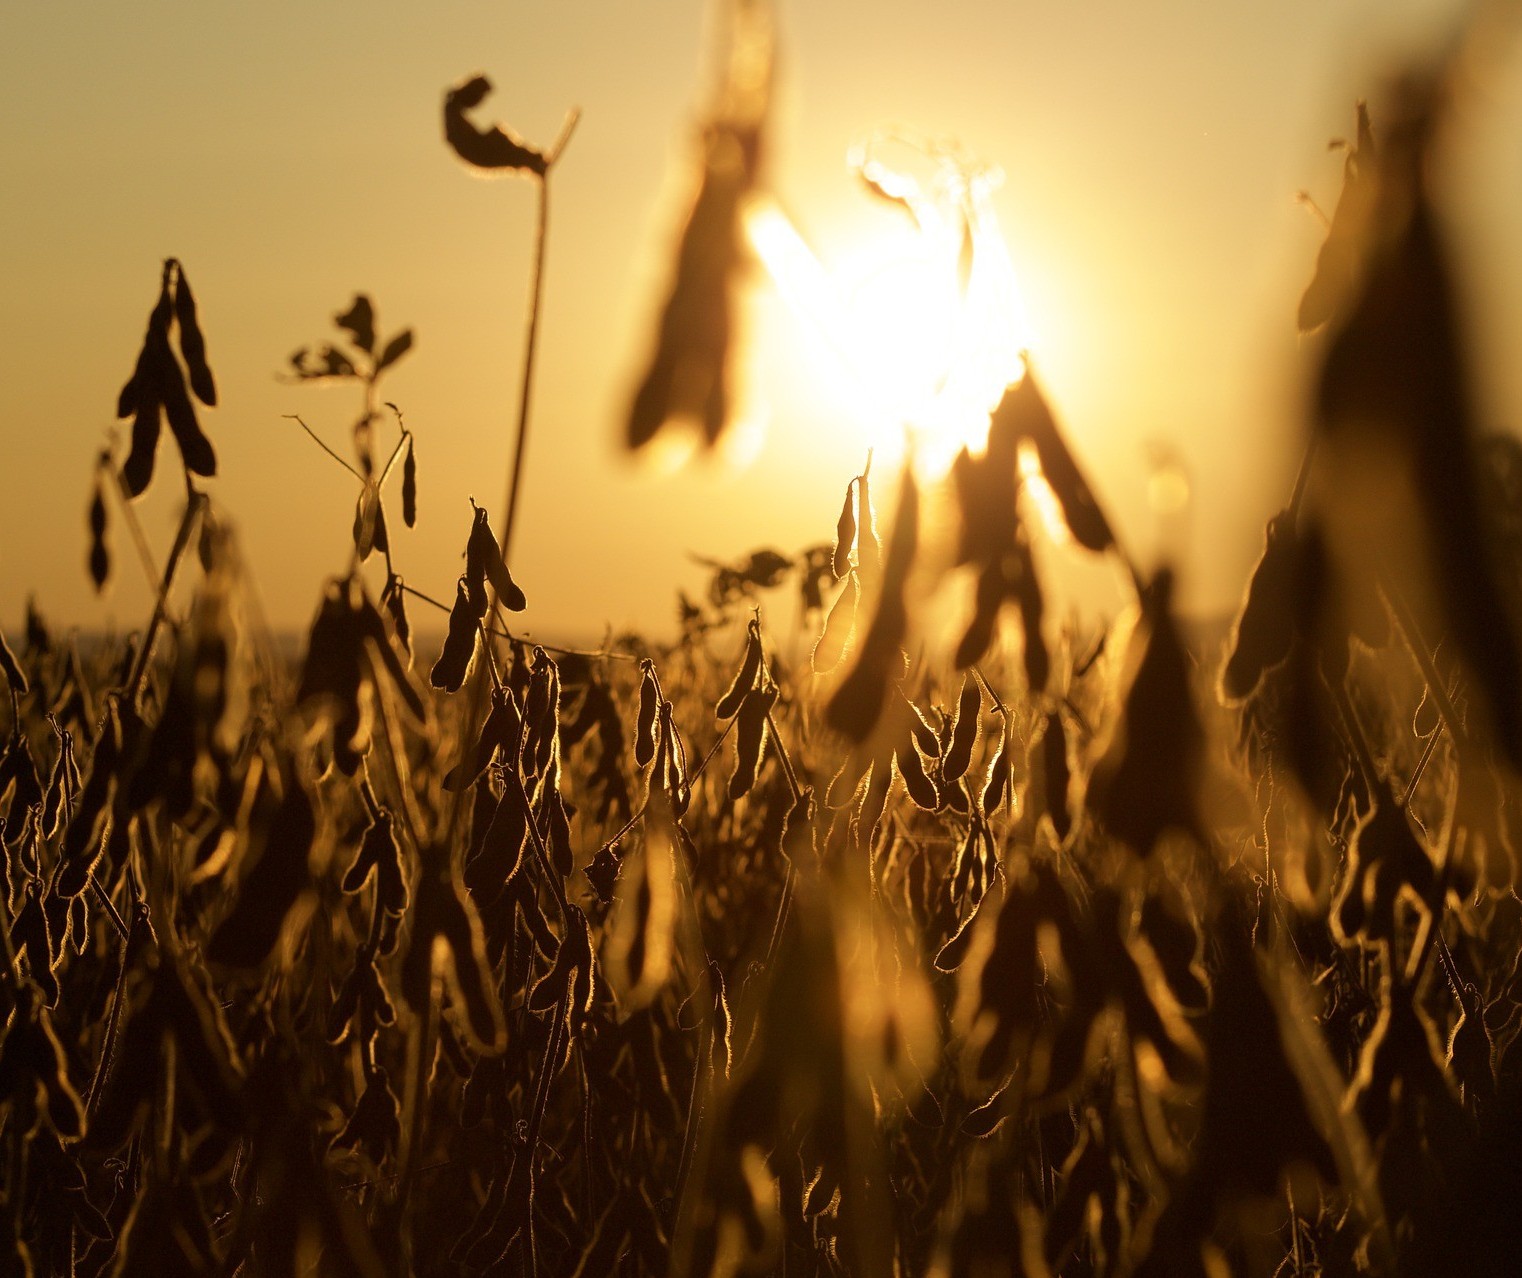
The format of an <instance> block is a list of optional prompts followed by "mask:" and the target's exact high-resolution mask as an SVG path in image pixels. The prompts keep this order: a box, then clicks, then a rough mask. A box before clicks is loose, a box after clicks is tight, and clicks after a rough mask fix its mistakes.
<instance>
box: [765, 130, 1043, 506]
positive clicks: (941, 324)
mask: <svg viewBox="0 0 1522 1278" xmlns="http://www.w3.org/2000/svg"><path fill="white" fill-rule="evenodd" d="M890 152H891V154H892V160H891V162H890V160H889V158H887V157H888V154H889V153H890ZM850 164H851V167H852V169H853V170H854V171H855V172H856V174H857V175H858V177H859V178H860V179H861V181H862V182H863V183H864V185H865V186H866V187H867V189H868V190H869V191H870V192H872V193H873V194H874V195H875V196H877V197H878V198H879V199H882V200H887V201H889V202H891V203H892V204H894V205H896V206H897V208H898V210H899V211H900V212H901V214H902V216H897V217H895V218H893V219H891V220H889V221H887V222H885V221H884V220H883V219H881V218H879V219H876V220H875V222H873V223H870V224H867V225H866V226H865V227H864V230H863V233H862V234H861V235H860V236H859V237H858V238H857V241H856V244H855V247H854V248H853V250H852V251H851V252H850V253H849V254H848V255H847V256H845V257H843V258H842V259H841V260H839V261H834V262H830V263H822V262H820V261H819V260H818V258H817V257H815V255H814V254H813V252H812V251H811V250H810V248H809V247H808V245H807V244H806V242H805V241H804V240H803V238H802V236H801V235H800V234H799V233H798V231H797V229H796V227H795V226H794V224H793V222H792V221H791V220H790V219H789V218H788V216H787V215H786V214H785V213H784V212H783V211H782V210H781V208H780V207H778V206H777V205H776V204H775V203H773V202H771V201H768V200H760V201H757V203H756V204H755V205H754V206H753V207H752V208H751V210H750V212H749V214H748V216H747V222H746V226H747V233H748V237H749V239H750V242H751V244H752V247H753V248H754V249H755V251H756V254H757V256H758V257H759V258H760V259H761V261H762V263H763V264H764V266H765V268H766V270H767V273H768V274H769V275H770V277H771V278H772V280H773V282H774V283H775V285H776V286H777V288H778V291H779V292H780V293H781V294H782V296H783V297H784V298H785V299H786V300H787V302H788V303H789V305H790V306H791V308H792V309H793V310H794V311H795V312H796V313H797V314H798V315H799V316H800V317H801V318H802V319H803V320H804V321H805V322H807V323H808V324H809V325H810V326H811V327H813V328H814V329H815V330H816V331H817V332H818V333H820V335H822V336H823V337H824V339H825V340H826V342H827V344H828V345H829V346H830V348H831V349H832V350H833V352H834V354H835V356H836V359H835V361H834V363H835V365H836V368H837V372H838V374H839V376H840V377H841V379H842V380H843V381H844V383H845V386H844V389H845V390H846V392H847V396H848V398H849V400H850V402H852V403H855V404H857V405H858V406H859V408H860V410H861V413H862V415H863V417H864V418H865V419H866V421H867V424H868V429H869V433H870V435H871V437H872V438H873V440H874V445H875V451H876V452H877V454H878V455H879V456H882V457H884V459H889V458H897V457H898V456H900V455H902V454H903V453H905V452H906V451H907V452H908V453H910V454H911V455H912V457H913V460H914V465H915V469H916V471H917V472H918V473H919V474H920V475H921V476H922V477H924V478H935V477H939V476H941V475H943V474H944V473H945V472H946V470H947V469H948V468H949V467H950V465H951V462H952V460H953V459H954V458H955V456H956V454H957V453H958V452H959V451H961V449H962V448H964V447H965V448H968V449H969V450H971V451H972V452H974V453H977V452H980V451H981V449H982V448H983V446H984V443H985V441H986V439H987V434H988V415H989V413H990V412H991V411H992V410H993V408H994V406H995V405H996V404H997V403H998V401H999V398H1000V396H1001V395H1002V394H1003V392H1004V390H1005V388H1006V387H1007V386H1009V385H1010V384H1011V383H1012V382H1014V381H1017V380H1018V379H1019V378H1020V377H1021V376H1022V375H1023V373H1024V356H1023V353H1024V352H1025V351H1026V350H1027V349H1028V348H1029V347H1030V346H1031V331H1030V325H1029V322H1028V320H1027V318H1026V312H1025V309H1024V305H1023V303H1022V301H1021V297H1020V290H1019V287H1018V283H1017V280H1016V277H1015V271H1014V267H1013V264H1012V262H1011V260H1010V256H1009V252H1008V248H1007V246H1006V244H1005V242H1004V239H1003V236H1002V234H1001V233H1000V231H999V227H998V222H997V219H996V217H995V215H994V211H993V207H992V202H991V194H992V191H993V190H994V189H995V187H996V186H997V184H998V181H999V174H998V173H997V171H995V170H990V169H985V168H983V167H981V166H979V165H977V164H975V163H974V162H972V161H969V160H968V159H967V158H966V157H964V156H963V155H961V153H959V152H957V151H956V150H954V149H953V148H951V147H949V146H947V145H945V144H943V143H936V142H928V141H925V140H923V139H919V138H906V137H905V136H904V135H902V134H898V133H895V134H891V135H889V134H880V135H874V137H873V139H871V141H870V142H868V143H867V144H864V145H862V146H859V147H857V148H855V149H853V152H852V155H851V157H850Z"/></svg>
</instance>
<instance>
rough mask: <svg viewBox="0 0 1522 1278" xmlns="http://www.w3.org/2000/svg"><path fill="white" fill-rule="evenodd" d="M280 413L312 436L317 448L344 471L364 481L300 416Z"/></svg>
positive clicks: (361, 481)
mask: <svg viewBox="0 0 1522 1278" xmlns="http://www.w3.org/2000/svg"><path fill="white" fill-rule="evenodd" d="M282 415H283V416H284V417H285V418H286V419H287V420H288V421H293V422H296V423H297V424H298V425H299V426H300V427H301V429H302V430H304V431H306V433H307V434H308V435H310V436H311V437H312V439H313V440H314V441H315V442H316V444H317V447H318V448H320V449H322V451H323V452H325V453H327V455H328V456H329V457H331V458H332V459H333V460H334V461H336V462H337V463H338V464H339V465H340V466H342V467H343V468H344V469H345V470H346V471H348V472H349V474H351V475H353V476H354V478H355V479H357V480H359V482H360V483H364V482H365V477H364V476H363V475H361V474H360V473H359V472H358V471H357V470H355V469H354V467H353V466H351V465H349V463H348V462H346V461H345V460H344V459H343V458H342V457H340V456H339V455H338V454H337V453H335V452H334V451H333V450H332V449H331V448H329V447H328V446H327V444H325V443H324V442H323V441H322V439H321V437H320V436H319V435H318V434H317V432H316V431H315V430H313V429H312V428H311V427H310V426H308V425H307V424H306V423H305V422H304V421H302V420H301V418H300V417H298V416H297V415H296V414H295V413H285V414H282Z"/></svg>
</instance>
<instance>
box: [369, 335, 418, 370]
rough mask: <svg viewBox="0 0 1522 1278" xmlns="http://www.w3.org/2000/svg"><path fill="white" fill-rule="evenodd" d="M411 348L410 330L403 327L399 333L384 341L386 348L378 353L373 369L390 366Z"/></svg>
mask: <svg viewBox="0 0 1522 1278" xmlns="http://www.w3.org/2000/svg"><path fill="white" fill-rule="evenodd" d="M411 349H412V330H411V329H410V328H404V329H403V330H402V331H401V332H400V333H398V334H397V335H396V336H395V337H393V338H392V339H391V340H390V341H389V342H387V343H386V349H385V350H383V351H382V352H381V353H380V358H379V359H378V360H376V361H375V371H376V372H377V373H379V372H380V371H381V370H382V369H386V368H390V367H391V365H393V364H394V363H396V361H397V360H399V359H401V357H402V356H403V355H405V354H406V353H407V352H408V351H410V350H411Z"/></svg>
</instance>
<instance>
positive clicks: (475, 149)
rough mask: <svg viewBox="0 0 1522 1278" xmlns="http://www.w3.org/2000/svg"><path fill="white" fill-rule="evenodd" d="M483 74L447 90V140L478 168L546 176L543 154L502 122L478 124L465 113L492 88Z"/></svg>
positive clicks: (461, 156)
mask: <svg viewBox="0 0 1522 1278" xmlns="http://www.w3.org/2000/svg"><path fill="white" fill-rule="evenodd" d="M491 87H492V85H491V81H490V80H488V79H487V78H486V77H485V76H484V75H476V76H472V77H471V78H470V79H469V80H463V81H461V82H460V83H459V84H457V85H455V87H454V88H452V89H449V90H447V91H446V92H445V94H444V140H445V141H446V142H448V143H449V145H450V146H451V147H453V148H454V153H455V154H456V155H458V156H459V157H460V158H461V159H462V160H464V161H465V163H467V164H469V165H471V166H473V167H474V168H478V169H488V170H491V169H509V170H519V171H526V172H529V173H536V174H538V175H539V176H540V177H543V176H544V174H545V171H546V170H547V169H548V167H549V165H548V162H547V161H546V159H545V157H544V155H543V154H542V153H541V152H539V151H536V150H535V149H534V148H533V147H531V146H529V145H528V143H526V142H525V141H523V139H522V138H520V137H518V136H517V135H516V134H514V133H511V132H509V131H508V130H507V129H505V128H504V127H503V126H502V125H500V124H493V125H492V126H491V127H490V128H489V129H481V128H477V127H476V125H475V124H473V123H472V122H471V121H470V119H469V118H468V117H467V116H466V114H465V113H466V112H467V111H469V110H471V109H472V108H473V107H477V106H480V105H481V103H482V102H483V101H484V100H485V98H486V95H487V94H488V93H490V92H491Z"/></svg>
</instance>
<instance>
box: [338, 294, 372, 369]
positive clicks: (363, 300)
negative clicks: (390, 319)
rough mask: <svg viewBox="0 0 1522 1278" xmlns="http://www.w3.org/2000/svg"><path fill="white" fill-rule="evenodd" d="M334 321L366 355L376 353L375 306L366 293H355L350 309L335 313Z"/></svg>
mask: <svg viewBox="0 0 1522 1278" xmlns="http://www.w3.org/2000/svg"><path fill="white" fill-rule="evenodd" d="M333 323H335V324H337V325H338V327H339V328H341V329H344V330H345V331H346V332H347V333H348V334H349V336H350V338H351V339H352V340H353V342H354V345H356V346H357V347H359V349H360V350H362V351H364V353H365V354H366V355H373V354H374V353H375V308H374V307H373V306H372V305H371V304H370V299H369V297H367V296H366V295H365V294H364V293H356V294H354V300H353V301H352V302H350V303H349V309H348V310H346V311H345V312H344V313H343V314H342V315H335V316H334V317H333Z"/></svg>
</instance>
